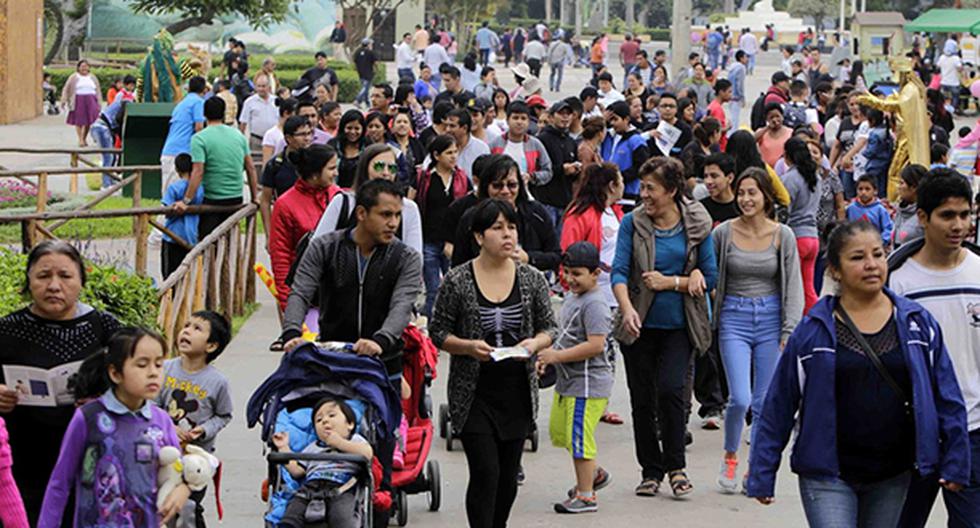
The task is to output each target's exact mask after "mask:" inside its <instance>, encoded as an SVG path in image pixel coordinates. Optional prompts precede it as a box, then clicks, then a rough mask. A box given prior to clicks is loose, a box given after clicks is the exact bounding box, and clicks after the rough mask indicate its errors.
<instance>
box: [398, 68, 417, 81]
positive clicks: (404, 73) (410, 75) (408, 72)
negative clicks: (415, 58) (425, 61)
mask: <svg viewBox="0 0 980 528" xmlns="http://www.w3.org/2000/svg"><path fill="white" fill-rule="evenodd" d="M402 79H411V80H412V83H415V72H413V71H412V69H411V68H398V80H399V81H401V80H402Z"/></svg>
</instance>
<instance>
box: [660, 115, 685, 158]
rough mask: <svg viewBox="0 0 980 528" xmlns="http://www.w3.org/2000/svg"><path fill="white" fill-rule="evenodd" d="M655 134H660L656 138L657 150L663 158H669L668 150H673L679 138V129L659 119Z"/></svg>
mask: <svg viewBox="0 0 980 528" xmlns="http://www.w3.org/2000/svg"><path fill="white" fill-rule="evenodd" d="M657 132H659V133H660V137H658V138H656V140H657V148H659V149H660V152H661V153H663V155H664V156H669V155H670V149H672V148H674V145H676V144H677V140H678V139H680V138H681V129H679V128H677V127H675V126H674V125H672V124H670V123H668V122H666V121H664V120H663V119H661V120H660V124H659V125H657Z"/></svg>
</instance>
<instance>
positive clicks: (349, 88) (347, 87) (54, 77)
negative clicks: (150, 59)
mask: <svg viewBox="0 0 980 528" xmlns="http://www.w3.org/2000/svg"><path fill="white" fill-rule="evenodd" d="M281 57H286V56H279V57H276V61H277V62H278V61H279V59H280V58H281ZM288 57H294V56H293V55H288ZM294 64H298V62H297V63H294ZM305 64H306V67H305V68H304V69H284V68H277V69H276V75H277V76H278V77H279V81H280V82H282V83H285V84H286V85H289V86H292V84H293V83H295V82H296V80H297V79H299V78H300V77H301V76H302V75H303V72H304V71H306V68H309V67H310V66H312V64H313V62H312V59H308V60H307V61H306V63H305ZM331 67H332V68H334V70H335V71H336V72H337V78H338V80H339V81H340V88H339V90H338V92H337V98H338V99H339V100H340V101H341V102H344V103H349V102H353V101H354V98H355V97H356V96H357V92H358V91H360V89H361V82H360V80H359V78H358V76H357V71H356V70H355V69H354V67H353V65H351V64H348V63H340V62H334V63H332V64H331ZM44 71H45V73H50V74H51V84H53V85H54V86H55V88H56V89H57V90H58V92H57V93H58V94H60V93H61V87H62V86H64V85H65V83H66V82H67V81H68V77H69V76H71V74H72V73H74V72H75V69H74V68H47V69H45V70H44ZM92 73H93V74H95V76H96V77H98V78H99V83H100V84H101V87H102V93H103V95H105V92H106V91H107V90H108V89H109V83H110V82H112V79H114V78H116V77H123V76H125V75H136V74H137V73H138V72H137V70H136V68H92ZM386 79H387V70H386V68H385V65H384V63H380V62H379V63H378V64H376V65H375V67H374V82H385V80H386Z"/></svg>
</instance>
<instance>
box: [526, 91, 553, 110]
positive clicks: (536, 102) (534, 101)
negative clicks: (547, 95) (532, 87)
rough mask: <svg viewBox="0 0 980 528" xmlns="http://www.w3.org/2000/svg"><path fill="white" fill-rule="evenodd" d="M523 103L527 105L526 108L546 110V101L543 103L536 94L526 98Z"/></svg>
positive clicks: (542, 99) (541, 98) (542, 98)
mask: <svg viewBox="0 0 980 528" xmlns="http://www.w3.org/2000/svg"><path fill="white" fill-rule="evenodd" d="M524 102H525V103H527V107H528V108H534V107H535V106H540V107H542V108H548V101H545V100H544V97H541V96H540V95H537V94H535V95H532V96H531V97H528V98H527V99H526V100H525V101H524Z"/></svg>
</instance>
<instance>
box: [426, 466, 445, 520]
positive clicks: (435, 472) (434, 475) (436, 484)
mask: <svg viewBox="0 0 980 528" xmlns="http://www.w3.org/2000/svg"><path fill="white" fill-rule="evenodd" d="M425 481H426V482H427V483H428V484H429V511H439V506H440V505H441V504H442V475H440V473H439V461H437V460H430V461H429V462H428V463H427V464H426V465H425Z"/></svg>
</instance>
